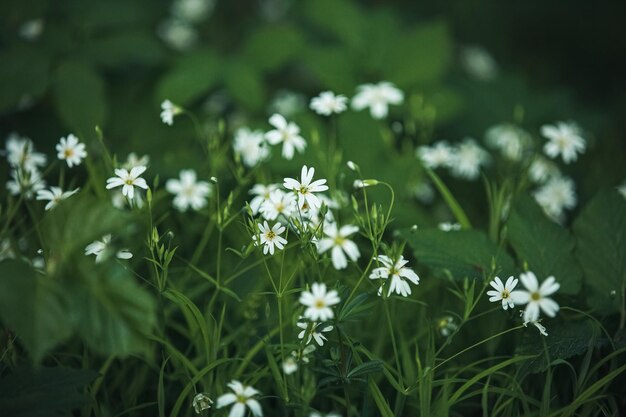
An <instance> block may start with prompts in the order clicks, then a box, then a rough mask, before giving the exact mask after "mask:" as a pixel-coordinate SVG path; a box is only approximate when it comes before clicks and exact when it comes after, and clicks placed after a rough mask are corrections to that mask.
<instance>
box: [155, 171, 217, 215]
mask: <svg viewBox="0 0 626 417" xmlns="http://www.w3.org/2000/svg"><path fill="white" fill-rule="evenodd" d="M165 189H166V190H167V191H168V192H169V193H171V194H174V195H176V197H174V207H176V208H177V209H178V210H179V211H182V212H185V211H187V209H188V208H189V207H191V208H192V209H193V210H200V209H202V208H203V207H204V206H206V204H207V198H208V197H209V196H210V195H211V185H210V184H209V183H208V182H205V181H197V177H196V171H194V170H193V169H183V170H182V171H180V179H170V180H167V182H166V183H165Z"/></svg>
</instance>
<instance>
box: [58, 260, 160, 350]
mask: <svg viewBox="0 0 626 417" xmlns="http://www.w3.org/2000/svg"><path fill="white" fill-rule="evenodd" d="M90 260H91V259H90ZM68 281H69V282H68V283H67V284H66V288H67V290H68V293H69V295H70V297H71V299H72V301H73V303H72V311H73V313H74V315H75V316H76V322H77V329H78V332H79V334H80V335H81V336H82V338H83V339H84V341H85V342H86V343H87V344H88V345H89V346H90V348H91V349H93V350H94V351H97V352H100V353H103V354H109V355H119V356H128V355H130V354H135V353H149V350H150V347H151V343H150V337H151V335H152V331H153V329H154V327H155V324H156V305H155V302H154V299H153V297H152V296H151V294H150V293H148V292H147V291H146V290H144V289H143V288H141V287H139V286H138V285H137V284H136V283H135V281H134V280H133V279H132V277H131V276H130V275H129V274H128V272H127V271H126V269H125V268H124V267H122V266H121V265H119V264H117V263H105V264H102V265H98V266H95V267H94V266H93V264H92V262H81V263H80V269H79V270H78V271H77V275H76V276H74V277H71V278H70V279H68Z"/></svg>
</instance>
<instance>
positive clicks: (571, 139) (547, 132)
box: [541, 122, 586, 164]
mask: <svg viewBox="0 0 626 417" xmlns="http://www.w3.org/2000/svg"><path fill="white" fill-rule="evenodd" d="M541 135H542V136H543V137H545V138H546V139H548V142H546V144H545V145H544V146H543V152H544V153H545V154H546V155H548V156H549V157H550V158H552V159H554V158H556V157H558V156H559V155H561V157H562V158H563V162H565V163H566V164H569V163H570V162H573V161H575V160H576V159H578V154H579V153H581V154H582V153H583V152H585V147H586V143H585V139H583V137H582V136H581V132H580V128H579V127H578V126H577V125H576V124H574V123H564V122H557V123H556V125H544V126H542V127H541Z"/></svg>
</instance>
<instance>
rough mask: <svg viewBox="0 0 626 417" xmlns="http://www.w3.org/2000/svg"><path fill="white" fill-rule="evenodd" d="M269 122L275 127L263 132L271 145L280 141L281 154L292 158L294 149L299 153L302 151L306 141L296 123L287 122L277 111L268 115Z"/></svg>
mask: <svg viewBox="0 0 626 417" xmlns="http://www.w3.org/2000/svg"><path fill="white" fill-rule="evenodd" d="M269 123H270V124H271V125H272V126H274V127H275V129H274V130H270V131H269V132H267V133H265V139H266V140H267V141H268V142H269V143H270V144H271V145H278V144H279V143H282V144H283V151H282V155H283V157H284V158H286V159H292V158H293V155H294V152H295V151H296V150H297V151H298V152H299V153H302V152H304V149H305V148H306V141H305V140H304V138H303V137H302V136H300V128H299V127H298V125H296V124H295V123H293V122H287V120H286V119H285V118H284V117H283V116H281V115H280V114H278V113H276V114H273V115H272V116H271V117H270V120H269Z"/></svg>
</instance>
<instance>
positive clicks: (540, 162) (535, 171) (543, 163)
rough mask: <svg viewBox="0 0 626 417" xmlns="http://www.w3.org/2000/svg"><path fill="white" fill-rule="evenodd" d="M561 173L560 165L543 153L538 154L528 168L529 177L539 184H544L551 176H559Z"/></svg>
mask: <svg viewBox="0 0 626 417" xmlns="http://www.w3.org/2000/svg"><path fill="white" fill-rule="evenodd" d="M559 175H561V173H560V171H559V167H557V166H556V164H555V163H554V162H552V161H550V160H548V159H546V158H544V157H543V156H541V155H536V156H535V157H534V158H533V161H532V163H531V164H530V167H529V168H528V177H529V178H530V180H531V181H532V182H534V183H537V184H543V183H544V182H546V181H547V180H549V179H550V178H553V177H558V176H559Z"/></svg>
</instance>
